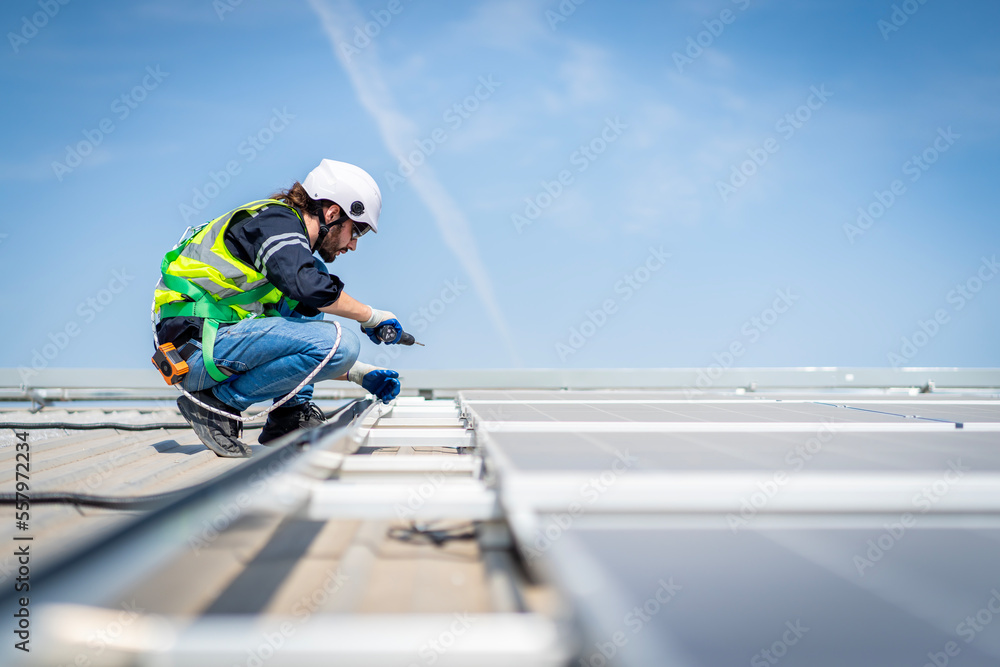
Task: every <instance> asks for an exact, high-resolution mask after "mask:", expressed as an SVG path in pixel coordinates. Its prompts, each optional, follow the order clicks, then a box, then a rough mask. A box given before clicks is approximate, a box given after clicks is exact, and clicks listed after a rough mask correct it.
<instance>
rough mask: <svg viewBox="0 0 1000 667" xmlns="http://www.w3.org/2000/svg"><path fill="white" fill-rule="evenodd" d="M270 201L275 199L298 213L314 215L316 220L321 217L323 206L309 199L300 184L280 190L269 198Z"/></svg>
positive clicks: (296, 183)
mask: <svg viewBox="0 0 1000 667" xmlns="http://www.w3.org/2000/svg"><path fill="white" fill-rule="evenodd" d="M270 198H271V199H277V200H278V201H283V202H285V203H286V204H289V205H291V206H294V207H295V208H297V209H299V210H300V211H305V212H306V213H309V214H310V215H315V216H316V217H317V218H319V217H322V215H323V205H322V204H321V203H320V202H319V201H317V200H315V199H313V198H312V197H310V196H309V195H308V194H307V193H306V189H305V188H304V187H302V184H301V183H299V182H298V181H295V183H294V184H293V185H292V187H290V188H288V189H287V190H281V191H280V192H276V193H274V194H273V195H271V197H270Z"/></svg>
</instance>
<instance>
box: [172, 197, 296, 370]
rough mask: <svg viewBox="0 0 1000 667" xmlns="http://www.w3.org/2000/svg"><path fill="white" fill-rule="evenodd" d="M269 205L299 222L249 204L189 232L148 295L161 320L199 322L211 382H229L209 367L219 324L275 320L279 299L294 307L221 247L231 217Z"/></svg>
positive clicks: (274, 202) (265, 201)
mask: <svg viewBox="0 0 1000 667" xmlns="http://www.w3.org/2000/svg"><path fill="white" fill-rule="evenodd" d="M269 206H284V207H285V208H288V209H290V210H291V211H292V212H294V213H295V216H296V217H297V218H298V219H299V220H300V221H301V220H302V215H301V214H300V213H299V212H298V211H297V210H296V209H295V208H294V207H292V206H289V205H288V204H285V203H284V202H281V201H278V200H276V199H262V200H260V201H255V202H250V203H249V204H247V205H245V206H241V207H240V208H236V209H233V210H232V211H229V212H228V213H226V214H224V215H221V216H219V217H218V218H216V219H215V220H212V221H211V222H208V223H206V224H204V225H202V226H201V227H199V228H197V229H195V230H194V231H193V232H192V235H191V236H190V237H189V238H187V239H184V240H182V241H181V242H180V243H179V244H177V246H175V247H174V248H173V250H171V251H170V252H168V253H167V254H166V256H164V258H163V262H162V263H161V265H160V272H161V274H162V275H161V277H160V282H159V283H157V285H156V291H155V292H154V294H153V308H154V310H155V311H156V314H157V315H159V317H160V318H161V319H163V318H167V317H201V318H204V320H205V322H204V324H203V325H202V334H201V349H202V357H203V359H204V362H205V370H207V371H208V374H209V375H210V376H212V378H213V379H214V380H216V381H217V382H223V381H224V380H226V379H227V378H228V377H229V376H228V375H226V374H225V373H224V372H222V371H221V370H219V368H218V367H217V366H216V365H215V359H214V353H215V336H216V333H217V332H218V330H219V324H221V323H225V322H239V321H240V320H244V319H247V318H250V317H260V316H265V317H267V316H272V315H277V314H278V313H277V311H276V310H275V308H274V304H276V303H278V302H279V301H280V300H281V299H282V298H284V299H285V302H286V303H288V304H289V307H291V308H294V307H295V306H296V305H297V302H296V301H293V300H291V299H288V298H287V297H285V296H284V295H283V294H282V293H281V291H280V290H278V288H277V287H275V286H274V285H272V284H271V283H270V282H268V280H267V278H266V277H265V276H264V274H262V273H260V272H259V271H257V269H256V268H254V267H253V266H251V265H248V264H246V263H245V262H243V261H242V260H239V259H237V258H236V257H234V256H233V254H232V253H231V252H229V249H228V248H227V247H226V241H225V236H226V230H227V229H228V228H229V224H230V223H231V222H232V221H233V219H234V218H236V217H237V214H239V213H241V212H247V213H249V214H250V215H251V216H256V215H257V214H258V213H260V212H261V211H263V210H264V209H266V208H267V207H269ZM243 217H244V216H240V219H242V218H243ZM303 231H305V223H304V222H303Z"/></svg>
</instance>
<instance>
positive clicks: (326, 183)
mask: <svg viewBox="0 0 1000 667" xmlns="http://www.w3.org/2000/svg"><path fill="white" fill-rule="evenodd" d="M302 187H303V188H305V190H306V194H308V195H309V196H310V197H312V198H313V199H329V200H330V201H332V202H334V203H336V204H337V205H338V206H340V209H341V210H342V211H343V212H344V213H345V214H346V215H347V217H349V218H350V219H351V220H354V221H355V222H362V223H364V224H366V225H368V226H370V227H371V228H372V231H373V232H375V233H378V215H379V213H381V211H382V193H381V192H380V191H379V189H378V184H377V183H375V179H374V178H372V177H371V175H369V173H368V172H367V171H365V170H364V169H362V168H361V167H356V166H354V165H353V164H348V163H346V162H337V161H336V160H323V161H322V162H320V163H319V166H318V167H316V168H315V169H313V170H312V171H310V172H309V175H308V176H306V179H305V180H304V181H302Z"/></svg>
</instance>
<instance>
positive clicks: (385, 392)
mask: <svg viewBox="0 0 1000 667" xmlns="http://www.w3.org/2000/svg"><path fill="white" fill-rule="evenodd" d="M347 379H348V380H350V381H351V382H353V383H354V384H359V385H361V386H362V387H364V388H365V389H366V390H367V391H368V392H370V393H372V394H375V395H376V396H378V398H379V400H380V401H382V402H383V403H388V402H389V401H391V400H392V399H394V398H396V396H398V395H399V373H397V372H396V371H392V370H389V369H388V368H379V367H378V366H372V365H371V364H366V363H364V362H361V361H355V362H354V365H353V366H351V370H349V371H347Z"/></svg>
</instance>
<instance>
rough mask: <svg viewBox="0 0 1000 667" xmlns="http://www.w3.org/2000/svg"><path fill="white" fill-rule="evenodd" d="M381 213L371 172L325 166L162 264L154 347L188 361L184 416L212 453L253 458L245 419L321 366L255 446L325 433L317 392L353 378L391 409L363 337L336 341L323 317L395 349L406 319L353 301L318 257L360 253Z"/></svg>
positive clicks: (221, 222) (385, 375)
mask: <svg viewBox="0 0 1000 667" xmlns="http://www.w3.org/2000/svg"><path fill="white" fill-rule="evenodd" d="M381 209H382V194H381V192H380V191H379V188H378V185H377V184H376V183H375V180H374V179H373V178H372V177H371V176H370V175H369V174H368V173H367V172H365V171H364V170H363V169H361V168H359V167H356V166H354V165H352V164H347V163H344V162H337V161H334V160H323V161H322V162H321V163H320V165H319V166H318V167H316V169H314V170H312V171H311V172H310V173H309V175H308V176H306V178H305V180H304V181H302V182H301V183H299V182H296V183H295V184H294V185H293V186H292V187H291V188H289V189H288V190H284V191H281V192H279V193H277V194H275V195H273V196H272V197H271V198H270V199H265V200H261V201H256V202H251V203H250V204H247V205H245V206H242V207H240V208H237V209H234V210H232V211H229V212H228V213H226V214H225V215H222V216H220V217H218V218H216V219H215V220H212V221H211V222H209V223H207V224H206V225H204V226H203V227H200V228H198V229H196V230H194V231H193V232H192V233H191V235H190V236H188V237H187V238H186V239H184V240H182V241H181V243H180V244H179V245H178V246H177V247H175V248H174V249H173V250H171V251H170V252H169V253H167V255H166V257H164V259H163V263H162V265H161V270H162V277H161V279H160V282H159V284H158V285H157V286H156V292H155V296H154V304H153V307H154V311H155V314H156V316H157V319H158V321H157V322H156V342H155V343H154V344H155V345H163V344H164V343H172V344H173V345H174V347H175V348H176V349H177V352H178V353H179V354H180V356H181V357H182V358H183V359H184V360H185V361H186V362H187V364H188V367H189V371H188V372H187V373H186V374H184V375H183V376H181V377H182V378H183V379H181V380H180V386H181V387H182V388H183V389H184V390H185V391H187V392H190V396H191V397H190V398H189V397H188V396H187V395H185V396H182V397H181V398H179V399H178V400H177V406H178V408H180V411H181V414H182V415H183V416H184V418H185V419H186V420H187V421H188V422H189V423H190V424H191V426H192V428H193V429H194V431H195V433H196V434H197V435H198V437H199V438H200V439H201V441H202V442H203V443H204V444H205V446H206V447H208V448H209V449H211V450H212V451H213V452H215V453H216V454H218V455H219V456H224V457H247V456H250V448H249V447H247V445H245V444H244V443H243V442H241V441H240V439H239V438H240V436H241V435H242V430H243V429H242V421H240V419H239V417H240V413H241V412H243V411H244V410H246V409H247V408H249V407H250V406H251V405H252V404H254V403H257V402H259V401H265V400H271V399H274V400H275V402H278V401H280V400H281V399H283V398H284V397H285V396H286V395H288V394H289V393H291V392H292V391H294V390H295V389H296V387H298V386H299V385H300V384H302V383H303V381H304V380H306V378H307V377H308V376H309V374H310V373H312V372H313V371H314V370H316V369H317V368H318V367H320V366H322V367H321V368H319V371H318V373H317V374H316V375H315V376H314V377H313V378H312V379H311V380H310V381H309V383H308V384H306V385H304V386H302V387H301V388H300V389H299V390H298V391H297V392H296V393H295V394H294V395H293V396H292V397H291V398H289V399H288V400H287V401H286V402H285V403H284V404H283V405H281V406H280V407H278V408H276V409H274V410H273V411H272V412H271V413H270V414H269V415H268V417H267V423H266V424H265V425H264V429H263V431H262V432H261V434H260V438H259V439H258V442H260V443H261V444H265V443H268V442H270V441H272V440H274V439H276V438H279V437H281V436H282V435H285V434H286V433H289V432H291V431H294V430H297V429H299V428H313V427H316V426H319V425H320V424H322V423H323V418H324V417H323V413H322V411H321V410H320V409H319V408H318V407H317V406H316V405H315V404H314V403H313V402H312V395H313V384H312V383H313V382H317V381H320V380H333V379H336V380H350V381H352V382H355V383H357V384H360V385H361V386H362V387H364V388H365V389H367V390H368V391H370V392H371V393H373V394H375V395H376V396H378V398H379V399H381V400H383V401H384V402H386V403H388V402H389V401H390V400H392V399H393V398H395V397H396V395H397V394H398V393H399V380H398V378H399V375H398V374H397V373H396V372H395V371H392V370H389V369H384V368H376V367H374V366H371V365H369V364H364V363H361V362H359V361H357V357H358V351H359V347H360V343H359V342H358V337H357V335H356V334H355V333H354V332H353V331H348V330H347V329H346V328H344V329H342V330H341V332H340V340H339V343H337V327H336V326H335V325H334V324H333V322H330V321H324V320H323V319H322V318H323V314H324V313H329V314H331V315H337V316H339V317H344V318H348V319H352V320H355V321H357V322H360V323H361V328H362V330H363V331H364V332H365V333H366V334H368V337H369V338H370V339H371V340H372V341H373V342H375V343H376V344H379V343H381V342H383V341H382V338H381V337H379V336H378V335H377V333H385V328H386V325H390V326H392V327H394V328H395V331H396V336H395V338H394V339H392V340H390V341H388V343H387V344H392V343H398V342H399V341H400V339H401V338H402V331H403V328H402V326H401V325H400V323H399V320H397V319H396V316H395V315H393V314H392V313H390V312H388V311H383V310H378V309H375V308H372V307H371V306H367V305H365V304H363V303H361V302H359V301H357V300H355V299H354V298H352V297H351V296H349V295H348V294H347V293H346V292H344V283H343V282H342V281H341V280H340V279H339V278H338V277H336V276H333V275H330V274H329V273H328V272H327V271H326V267H325V265H324V264H323V262H321V261H319V260H317V259H315V258H314V257H313V253H314V252H316V253H318V254H319V256H320V257H321V258H322V259H323V261H324V262H333V261H334V260H335V259H336V258H337V257H338V256H340V255H342V254H344V253H346V252H347V251H349V250H356V249H357V244H358V239H360V238H361V237H362V236H364V235H365V234H366V233H367V232H368V231H373V232H376V233H378V218H379V213H380V212H381ZM334 348H336V349H334ZM324 362H325V363H324ZM192 399H193V400H192Z"/></svg>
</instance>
